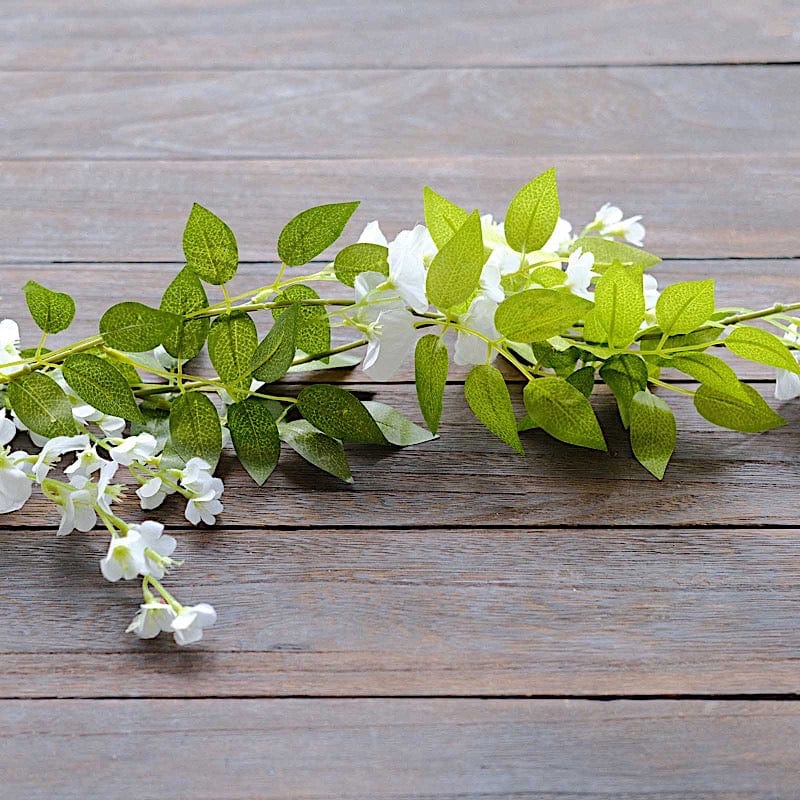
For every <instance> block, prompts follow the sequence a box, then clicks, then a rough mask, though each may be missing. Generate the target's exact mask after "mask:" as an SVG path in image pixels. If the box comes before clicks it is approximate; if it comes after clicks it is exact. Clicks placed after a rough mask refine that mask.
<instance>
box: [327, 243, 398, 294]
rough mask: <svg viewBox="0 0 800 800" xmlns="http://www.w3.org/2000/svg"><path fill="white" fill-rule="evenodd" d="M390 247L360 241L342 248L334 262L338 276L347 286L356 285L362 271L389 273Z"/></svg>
mask: <svg viewBox="0 0 800 800" xmlns="http://www.w3.org/2000/svg"><path fill="white" fill-rule="evenodd" d="M388 258H389V248H388V247H384V246H383V245H381V244H370V243H369V242H358V243H356V244H351V245H348V246H347V247H345V248H344V249H343V250H340V251H339V252H338V253H337V255H336V259H335V260H334V262H333V269H334V272H335V273H336V278H337V280H338V281H339V282H340V283H343V284H344V285H345V286H354V285H355V282H356V278H357V277H358V276H359V275H360V274H361V273H362V272H380V274H381V275H388V274H389V261H388Z"/></svg>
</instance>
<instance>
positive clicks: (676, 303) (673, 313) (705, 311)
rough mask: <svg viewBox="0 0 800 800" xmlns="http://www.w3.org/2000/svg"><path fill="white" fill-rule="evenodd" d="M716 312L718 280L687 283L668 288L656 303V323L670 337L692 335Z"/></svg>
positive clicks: (675, 284) (674, 284)
mask: <svg viewBox="0 0 800 800" xmlns="http://www.w3.org/2000/svg"><path fill="white" fill-rule="evenodd" d="M713 313H714V281H713V280H705V281H685V282H684V283H673V284H672V286H667V288H666V289H664V291H663V292H662V293H661V296H660V297H659V298H658V302H657V303H656V320H657V321H658V326H659V327H660V328H661V331H662V332H663V333H665V334H667V335H668V336H674V335H675V334H680V333H692V331H694V329H695V328H698V327H699V326H700V325H702V324H703V323H704V322H708V320H709V319H710V318H711V315H712V314H713Z"/></svg>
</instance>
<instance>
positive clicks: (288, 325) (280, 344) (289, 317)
mask: <svg viewBox="0 0 800 800" xmlns="http://www.w3.org/2000/svg"><path fill="white" fill-rule="evenodd" d="M299 317H300V306H298V305H297V304H296V303H292V305H290V306H289V307H288V308H287V309H286V313H284V314H281V315H280V317H278V319H276V320H275V324H274V325H273V326H272V329H271V330H270V331H269V333H268V334H267V335H266V336H265V337H264V338H263V339H262V340H261V343H260V344H259V345H258V347H256V349H255V352H254V353H253V356H252V358H251V359H250V366H251V368H252V370H253V377H254V378H256V380H259V381H264V383H274V382H275V381H278V380H280V379H281V378H282V377H283V376H284V375H285V374H286V372H287V370H288V369H289V367H291V366H292V361H294V354H295V349H296V347H295V342H296V340H297V321H298V319H299Z"/></svg>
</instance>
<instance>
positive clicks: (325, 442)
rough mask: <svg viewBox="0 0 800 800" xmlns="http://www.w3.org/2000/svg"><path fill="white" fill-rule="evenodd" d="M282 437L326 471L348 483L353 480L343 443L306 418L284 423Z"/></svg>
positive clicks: (299, 453)
mask: <svg viewBox="0 0 800 800" xmlns="http://www.w3.org/2000/svg"><path fill="white" fill-rule="evenodd" d="M280 433H281V439H282V440H283V441H284V442H286V444H288V445H289V447H291V448H292V450H294V451H295V452H296V453H297V454H298V455H300V456H301V457H302V458H304V459H305V460H306V461H308V463H309V464H313V465H314V466H315V467H318V468H319V469H321V470H324V471H325V472H329V473H330V474H331V475H333V476H334V477H336V478H339V479H340V480H343V481H345V482H346V483H352V482H353V476H352V475H351V474H350V467H349V465H348V463H347V456H346V455H345V452H344V448H343V447H342V443H341V442H340V441H339V440H338V439H333V438H332V437H330V436H326V435H325V434H324V433H322V431H320V430H318V429H317V428H315V427H314V426H313V425H312V424H311V423H310V422H308V421H307V420H304V419H298V420H294V421H292V422H288V423H286V424H285V425H282V426H281V428H280Z"/></svg>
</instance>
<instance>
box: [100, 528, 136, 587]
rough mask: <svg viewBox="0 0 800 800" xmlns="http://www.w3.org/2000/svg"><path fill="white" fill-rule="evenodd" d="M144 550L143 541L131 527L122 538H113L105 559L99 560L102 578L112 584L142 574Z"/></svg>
mask: <svg viewBox="0 0 800 800" xmlns="http://www.w3.org/2000/svg"><path fill="white" fill-rule="evenodd" d="M144 548H145V544H144V539H143V538H142V536H141V534H140V533H139V532H138V531H136V530H133V526H131V529H130V530H128V532H127V533H126V534H125V535H124V536H113V537H112V538H111V541H110V542H109V545H108V552H107V553H106V555H105V558H103V559H101V560H100V571H101V572H102V573H103V577H104V578H105V579H106V580H107V581H111V582H112V583H114V582H116V581H118V580H119V579H120V578H124V579H125V580H126V581H129V580H132V579H133V578H135V577H136V576H137V575H139V574H140V573H142V572H144V571H145V570H146V565H145V557H144Z"/></svg>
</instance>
